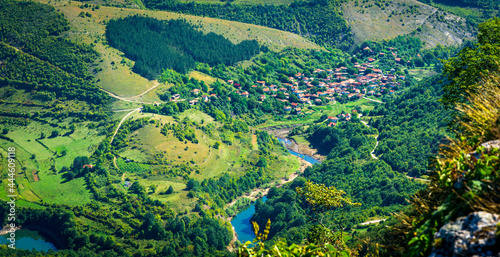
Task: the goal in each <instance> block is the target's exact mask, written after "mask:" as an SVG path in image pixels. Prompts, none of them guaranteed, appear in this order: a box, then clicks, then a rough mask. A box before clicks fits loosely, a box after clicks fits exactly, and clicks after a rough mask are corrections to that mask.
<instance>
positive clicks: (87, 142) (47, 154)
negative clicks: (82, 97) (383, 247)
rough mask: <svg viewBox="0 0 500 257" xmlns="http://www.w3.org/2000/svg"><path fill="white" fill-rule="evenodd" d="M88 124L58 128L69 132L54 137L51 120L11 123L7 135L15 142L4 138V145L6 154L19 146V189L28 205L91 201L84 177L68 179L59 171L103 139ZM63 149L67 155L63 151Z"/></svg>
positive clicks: (0, 193)
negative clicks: (18, 125) (50, 124)
mask: <svg viewBox="0 0 500 257" xmlns="http://www.w3.org/2000/svg"><path fill="white" fill-rule="evenodd" d="M68 122H69V121H64V122H61V123H60V124H59V126H61V127H64V126H66V125H68ZM85 125H86V123H80V124H78V126H77V128H76V130H75V132H74V133H71V134H68V132H69V130H64V129H61V128H57V130H59V131H60V134H61V135H65V134H67V135H65V136H57V137H53V138H50V137H48V136H49V135H50V134H51V132H52V131H53V130H54V128H53V127H51V126H49V125H47V124H42V123H39V122H35V121H32V122H31V123H30V124H29V125H28V126H26V127H17V126H10V127H9V129H10V130H11V131H10V132H9V133H8V134H7V136H8V137H9V138H11V139H12V140H13V141H14V142H8V141H6V140H3V139H2V140H0V148H2V149H3V151H2V155H5V150H6V149H7V148H9V147H15V148H16V159H17V160H18V162H17V166H16V170H17V172H18V173H17V178H16V181H17V182H18V184H17V190H18V192H17V193H18V195H19V198H20V199H23V200H25V204H26V205H33V203H35V204H36V203H38V202H40V200H41V199H43V201H45V202H49V203H61V204H69V205H79V204H85V203H88V202H90V200H91V195H90V192H89V191H88V190H87V189H86V186H85V182H84V180H83V178H78V179H74V180H71V181H66V180H65V179H64V178H63V174H62V173H59V172H58V171H60V170H61V168H62V167H63V166H67V167H69V166H71V163H72V162H73V159H74V158H75V157H77V156H89V155H90V154H91V152H92V151H93V150H94V149H95V148H96V147H97V144H98V143H99V142H100V141H101V140H102V138H103V136H100V135H98V133H97V131H96V130H90V129H88V128H87V127H86V126H85ZM42 132H43V133H45V134H46V135H47V137H46V138H44V139H40V134H41V133H42ZM63 150H64V152H65V155H63V154H62V153H63ZM7 184H8V183H7V181H6V179H3V180H2V185H3V186H4V187H5V186H6V185H7ZM6 197H7V194H6V191H5V190H0V199H4V200H5V199H6ZM28 202H31V204H30V203H28Z"/></svg>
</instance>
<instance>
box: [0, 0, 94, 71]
mask: <svg viewBox="0 0 500 257" xmlns="http://www.w3.org/2000/svg"><path fill="white" fill-rule="evenodd" d="M0 9H1V10H2V12H0V19H1V20H2V21H3V22H2V26H1V27H0V41H2V42H4V43H6V44H9V45H11V46H13V47H16V48H17V49H19V50H22V51H23V52H25V53H27V54H30V55H33V56H35V57H37V58H39V59H40V60H42V61H47V62H49V63H50V64H53V65H54V66H57V67H58V68H60V69H62V70H64V71H66V72H68V73H71V74H73V75H75V76H77V77H80V78H83V79H88V80H90V79H92V76H91V75H90V73H89V68H88V66H89V65H90V64H92V63H93V62H94V60H95V59H96V58H97V57H98V56H99V54H98V53H97V52H96V51H95V50H94V49H92V47H90V46H89V45H86V44H76V43H73V42H71V41H69V40H66V39H63V38H61V37H58V36H59V35H60V34H61V33H62V32H64V31H67V30H69V23H68V21H67V20H66V19H64V17H63V15H62V14H60V13H57V12H55V10H54V8H53V7H52V6H49V5H42V4H38V3H34V2H23V3H16V2H14V1H2V2H1V3H0Z"/></svg>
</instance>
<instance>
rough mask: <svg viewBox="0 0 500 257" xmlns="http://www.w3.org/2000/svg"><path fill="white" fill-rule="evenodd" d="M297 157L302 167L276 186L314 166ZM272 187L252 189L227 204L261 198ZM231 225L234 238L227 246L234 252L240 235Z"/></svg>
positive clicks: (231, 204) (229, 219) (230, 219)
mask: <svg viewBox="0 0 500 257" xmlns="http://www.w3.org/2000/svg"><path fill="white" fill-rule="evenodd" d="M295 158H298V159H299V161H300V167H299V169H298V170H297V171H296V172H294V173H292V174H290V175H289V176H288V177H287V178H282V179H280V180H278V181H277V183H276V184H275V186H276V187H277V188H280V187H282V186H283V185H284V184H286V183H288V182H291V181H293V180H294V179H296V178H297V177H298V176H299V175H300V174H301V173H303V172H304V170H306V168H307V167H310V166H312V164H311V163H309V162H307V161H305V160H304V159H302V158H300V157H298V156H295ZM270 189H271V187H267V188H255V189H253V190H252V191H250V192H249V193H247V194H245V195H242V196H240V197H238V198H236V199H234V200H233V201H232V202H230V203H228V204H227V205H226V208H228V207H229V206H233V205H234V204H235V203H236V202H237V201H238V200H240V199H242V198H248V199H250V200H251V201H252V202H254V201H257V199H259V198H260V197H262V196H264V195H267V193H268V192H269V190H270ZM234 216H236V215H234ZM234 216H230V217H228V218H227V219H225V220H227V221H228V222H231V221H232V219H233V218H234ZM231 227H232V229H233V238H232V239H231V241H230V242H229V245H228V246H227V250H229V251H230V252H232V251H234V250H235V249H236V248H235V246H234V243H235V242H236V240H238V235H237V234H236V231H235V229H234V227H233V226H231Z"/></svg>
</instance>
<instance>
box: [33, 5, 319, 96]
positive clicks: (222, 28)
mask: <svg viewBox="0 0 500 257" xmlns="http://www.w3.org/2000/svg"><path fill="white" fill-rule="evenodd" d="M40 2H42V3H48V2H50V1H45V0H43V1H40ZM50 5H53V6H54V7H56V9H58V10H59V12H61V13H63V14H64V16H65V17H66V19H68V21H69V22H70V27H71V29H70V30H69V31H68V32H65V34H64V35H63V36H64V37H66V38H68V39H70V40H72V41H76V42H86V43H89V44H90V43H93V44H94V49H95V50H96V51H97V52H99V53H100V54H101V61H100V62H99V63H98V66H97V67H95V68H94V73H95V74H94V76H95V77H96V78H97V79H99V82H98V84H99V85H100V86H101V87H102V88H103V89H106V90H107V91H110V92H112V93H114V94H116V95H119V96H124V97H131V96H135V95H138V94H140V93H142V92H144V91H146V90H147V89H149V88H151V87H153V85H155V82H154V81H148V80H147V79H145V78H143V77H141V76H139V75H137V74H136V73H133V72H132V69H131V67H132V66H133V65H134V62H133V61H131V60H129V59H127V58H125V57H124V54H123V53H122V52H120V51H118V50H116V49H114V48H111V47H109V46H108V45H107V43H105V37H104V33H105V27H106V23H107V22H108V21H109V20H111V19H117V18H123V17H127V16H130V15H134V14H137V15H145V16H148V17H152V18H156V19H159V20H170V19H186V21H188V22H189V23H191V24H193V25H195V27H198V29H199V30H201V31H203V32H204V33H209V32H213V33H215V34H219V35H222V36H224V37H226V38H227V39H229V40H230V41H231V42H233V43H240V42H241V41H243V40H253V39H255V40H257V41H258V42H259V44H264V45H266V46H268V47H269V48H270V49H271V50H279V49H283V48H284V47H286V46H292V47H297V48H302V49H319V47H318V46H317V45H315V44H313V43H311V42H310V41H308V40H306V39H304V38H303V37H301V36H299V35H296V34H292V33H289V32H284V31H280V30H276V29H270V28H266V27H262V26H257V25H251V24H245V23H241V22H232V21H227V20H220V19H213V18H207V17H196V16H191V15H183V14H177V13H171V12H163V11H152V10H140V9H120V8H116V7H106V6H100V7H99V9H97V8H95V7H96V6H95V5H90V6H89V5H88V4H87V6H88V7H87V8H85V5H84V3H83V2H77V1H70V2H68V1H61V2H54V1H52V2H50ZM82 12H83V16H84V17H81V16H82V15H81V13H82ZM86 13H88V15H86ZM79 15H81V16H79ZM209 80H210V79H209ZM165 87H166V86H165V85H160V86H158V87H157V88H155V89H154V90H153V91H152V92H151V93H150V94H148V95H146V96H144V97H142V98H141V101H146V102H154V101H159V99H158V97H157V96H156V94H155V92H156V90H158V89H162V88H165Z"/></svg>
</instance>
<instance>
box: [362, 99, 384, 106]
mask: <svg viewBox="0 0 500 257" xmlns="http://www.w3.org/2000/svg"><path fill="white" fill-rule="evenodd" d="M363 99H366V100H370V101H373V102H377V103H381V104H383V103H384V102H382V101H380V100H377V99H371V98H368V97H363Z"/></svg>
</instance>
